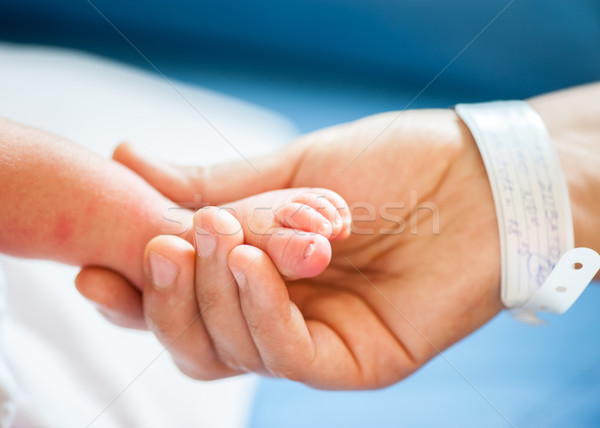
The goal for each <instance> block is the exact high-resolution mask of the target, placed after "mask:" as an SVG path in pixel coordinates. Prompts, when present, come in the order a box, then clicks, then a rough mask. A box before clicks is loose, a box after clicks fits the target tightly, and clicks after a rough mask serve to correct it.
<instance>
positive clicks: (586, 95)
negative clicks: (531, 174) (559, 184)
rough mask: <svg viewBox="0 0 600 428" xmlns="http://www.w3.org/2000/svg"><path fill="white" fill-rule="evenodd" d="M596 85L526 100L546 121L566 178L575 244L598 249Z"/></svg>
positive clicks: (599, 88) (599, 109)
mask: <svg viewBox="0 0 600 428" xmlns="http://www.w3.org/2000/svg"><path fill="white" fill-rule="evenodd" d="M598 99H600V85H590V86H584V87H581V88H575V89H572V90H567V91H561V92H557V93H553V94H549V95H544V96H541V97H536V98H533V99H531V100H528V102H529V103H530V104H531V106H532V107H533V108H534V109H535V110H536V111H537V112H538V114H539V115H540V116H541V118H542V120H543V121H544V123H545V124H546V127H547V128H548V131H549V133H550V137H551V139H552V141H553V143H554V146H555V148H556V151H557V153H558V157H559V159H560V163H561V166H562V169H563V172H564V175H565V179H566V181H567V187H568V191H569V199H570V201H571V211H572V215H573V228H574V233H575V246H576V247H588V248H591V249H593V250H595V251H598V252H600V224H598V223H599V221H598V212H599V210H600V122H599V121H598V117H600V103H598V101H597V100H598Z"/></svg>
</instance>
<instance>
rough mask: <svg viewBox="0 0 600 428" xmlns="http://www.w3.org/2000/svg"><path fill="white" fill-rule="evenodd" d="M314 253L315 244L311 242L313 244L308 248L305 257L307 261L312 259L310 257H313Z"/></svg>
mask: <svg viewBox="0 0 600 428" xmlns="http://www.w3.org/2000/svg"><path fill="white" fill-rule="evenodd" d="M314 252H315V243H314V242H312V241H311V243H310V244H308V245H307V246H306V249H305V250H304V254H303V256H304V258H305V259H308V258H310V256H312V253H314Z"/></svg>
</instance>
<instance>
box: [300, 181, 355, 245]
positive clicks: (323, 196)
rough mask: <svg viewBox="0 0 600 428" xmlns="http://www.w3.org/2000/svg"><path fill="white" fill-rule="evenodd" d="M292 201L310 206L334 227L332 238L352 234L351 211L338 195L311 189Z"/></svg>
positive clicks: (328, 191)
mask: <svg viewBox="0 0 600 428" xmlns="http://www.w3.org/2000/svg"><path fill="white" fill-rule="evenodd" d="M292 201H294V202H299V203H302V204H305V205H308V206H310V207H311V208H313V209H314V210H316V211H317V212H319V213H320V214H321V215H323V217H325V218H326V219H327V220H328V221H329V222H330V223H331V225H332V234H331V238H332V239H333V240H337V239H342V238H345V237H347V236H348V235H349V234H350V223H351V216H350V209H349V208H348V204H347V203H346V201H345V200H344V199H343V198H342V197H341V196H340V195H338V194H337V193H335V192H333V191H331V190H328V189H320V188H311V189H308V190H307V191H305V192H302V193H300V194H298V195H296V196H294V197H293V198H292Z"/></svg>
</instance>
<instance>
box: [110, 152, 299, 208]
mask: <svg viewBox="0 0 600 428" xmlns="http://www.w3.org/2000/svg"><path fill="white" fill-rule="evenodd" d="M300 157H301V151H300V150H298V149H296V148H292V149H284V150H281V151H279V152H276V153H273V154H271V155H268V156H263V157H258V158H253V159H242V160H239V161H234V162H230V163H224V164H218V165H209V166H204V167H192V166H174V165H170V164H166V163H164V162H161V161H159V160H157V159H152V158H151V157H149V156H146V155H144V154H143V153H141V152H140V151H139V150H137V149H134V147H133V146H131V145H130V144H127V143H123V144H120V145H119V146H118V147H117V148H116V149H115V151H114V153H113V159H114V160H116V161H117V162H119V163H121V164H123V165H125V166H126V167H128V168H129V169H131V170H132V171H134V172H135V173H136V174H138V175H140V176H141V177H142V178H144V179H145V180H146V181H147V182H148V183H150V185H152V186H153V187H155V188H156V189H157V190H158V191H159V192H161V193H162V194H163V195H165V196H166V197H167V198H169V199H171V200H173V201H175V202H178V203H185V204H191V205H193V206H192V207H191V208H196V209H197V208H200V207H201V206H205V205H218V204H222V203H225V202H229V201H234V200H237V199H241V198H244V197H246V196H250V195H253V194H257V193H262V192H266V191H268V190H274V189H280V188H285V187H289V186H288V184H289V182H290V180H291V178H292V174H293V171H294V170H295V165H296V163H297V162H298V161H299V159H300Z"/></svg>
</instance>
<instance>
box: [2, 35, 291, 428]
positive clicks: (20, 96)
mask: <svg viewBox="0 0 600 428" xmlns="http://www.w3.org/2000/svg"><path fill="white" fill-rule="evenodd" d="M173 83H174V85H175V86H176V88H177V90H176V89H174V88H173V86H172V85H171V84H170V83H169V82H167V81H166V80H165V79H164V78H162V77H160V76H158V75H154V74H151V73H147V72H143V71H140V70H136V69H133V68H131V67H126V66H122V65H119V64H116V63H113V62H109V61H106V60H102V59H100V58H96V57H92V56H89V55H86V54H82V53H77V52H72V51H66V50H59V49H51V48H40V47H28V46H18V45H11V44H1V43H0V116H3V117H8V118H10V119H13V120H16V121H19V122H23V123H27V124H30V125H33V126H36V127H40V128H44V129H47V130H50V131H53V132H56V133H58V134H61V135H64V136H66V137H68V138H70V139H72V140H74V141H76V142H78V143H80V144H82V145H84V146H86V147H88V148H90V149H92V150H94V151H96V152H98V153H100V154H102V155H105V156H109V154H110V152H111V150H112V149H113V148H114V146H115V144H116V143H117V142H119V141H123V140H127V141H130V142H132V143H134V144H137V145H139V146H142V147H144V148H145V149H146V150H147V151H148V152H150V153H154V154H156V155H160V156H162V157H163V158H164V159H166V160H169V161H174V162H187V163H192V162H193V163H198V164H200V163H208V162H214V161H221V160H225V159H233V158H237V157H239V154H238V153H237V151H236V150H235V149H234V148H232V147H231V145H230V144H229V143H231V144H232V145H234V146H235V148H236V149H237V150H239V151H240V152H242V153H243V155H244V156H251V155H253V154H257V153H261V152H266V151H268V150H272V149H273V148H274V147H276V146H278V145H282V144H283V143H285V142H286V141H288V140H289V139H290V138H292V137H293V136H294V135H295V134H296V130H295V128H294V127H293V126H292V125H291V124H290V123H289V122H288V121H286V120H285V119H283V118H281V117H279V116H277V115H275V114H273V113H270V112H267V111H265V110H262V109H260V108H258V107H255V106H253V105H249V104H247V103H244V102H241V101H238V100H235V99H232V98H230V97H226V96H223V95H219V94H215V93H213V92H210V91H207V90H203V89H199V88H194V87H190V86H187V85H183V84H180V83H178V82H173ZM184 97H185V98H184ZM190 103H191V104H193V106H194V107H195V108H196V109H197V110H198V111H199V112H201V114H202V115H204V116H205V117H206V118H207V119H208V120H209V121H210V122H211V123H212V125H214V127H215V128H217V129H218V130H219V131H220V132H221V133H222V134H223V135H224V136H225V137H226V139H227V140H228V141H229V143H228V142H226V141H225V140H224V138H223V137H222V136H221V135H219V133H218V132H217V131H215V130H214V129H213V127H212V126H211V125H210V124H208V123H207V121H206V120H205V119H204V118H203V117H202V115H201V114H200V113H198V111H196V110H195V109H194V108H192V107H191V106H190ZM0 268H2V269H3V270H4V276H5V280H6V301H5V308H6V313H5V314H3V315H4V321H3V325H2V328H3V339H4V343H3V349H4V350H5V354H4V357H5V358H6V360H7V361H8V366H9V367H10V371H11V372H12V374H13V376H14V379H15V381H16V385H17V388H18V391H17V392H16V396H15V401H14V403H15V405H16V415H15V418H14V426H16V427H27V428H30V427H38V426H40V427H61V428H62V427H86V426H92V427H144V428H149V427H197V426H198V427H232V428H233V427H240V426H244V425H245V422H246V420H247V415H248V411H249V408H250V405H251V399H252V392H253V385H254V383H255V379H254V378H253V377H251V376H246V377H241V378H240V377H238V378H234V379H228V380H221V381H216V382H197V381H192V380H190V379H187V378H186V377H184V376H183V375H181V374H180V373H179V372H178V371H177V369H176V368H175V366H174V365H173V364H172V362H171V360H170V358H169V357H168V355H167V353H163V352H162V351H163V348H162V347H161V346H160V345H159V344H158V342H157V341H156V340H155V339H154V338H153V337H152V336H150V335H149V334H147V333H143V332H136V331H129V330H125V329H121V328H118V327H115V326H112V325H110V324H109V323H108V322H106V321H104V319H103V318H101V317H100V316H99V315H98V314H97V313H96V311H95V310H94V309H93V307H92V306H91V305H90V304H89V303H87V302H86V301H85V299H83V298H82V297H81V296H79V295H78V294H77V293H76V291H75V288H74V286H73V278H74V276H75V274H76V271H77V270H76V269H75V268H72V267H67V266H62V265H59V264H56V263H52V262H45V261H33V260H18V259H15V258H11V257H6V256H0ZM1 274H2V273H1V272H0V275H1ZM0 362H1V360H0ZM2 379H3V377H2V367H0V386H2ZM4 379H5V380H4V382H3V385H4V386H5V389H2V388H0V398H1V397H2V393H3V391H4V392H6V391H10V384H9V383H7V382H10V381H9V380H7V379H6V376H5V377H4ZM6 404H8V403H6ZM1 410H2V407H1V406H0V412H1ZM90 424H91V425H90Z"/></svg>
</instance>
